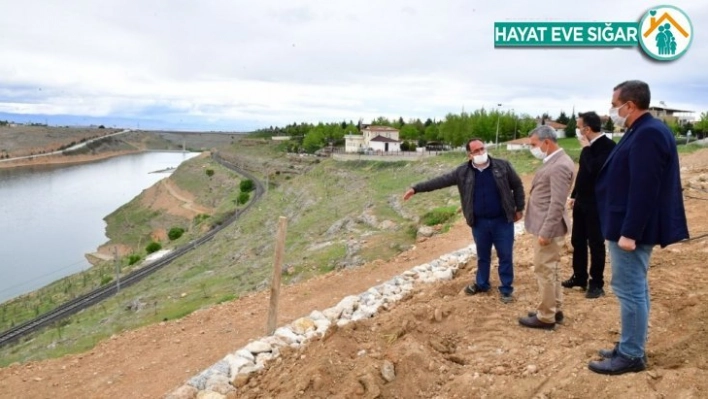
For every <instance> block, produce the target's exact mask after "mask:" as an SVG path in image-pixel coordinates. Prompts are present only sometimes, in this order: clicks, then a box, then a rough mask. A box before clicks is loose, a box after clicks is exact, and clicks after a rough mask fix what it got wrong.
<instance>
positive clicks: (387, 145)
mask: <svg viewBox="0 0 708 399" xmlns="http://www.w3.org/2000/svg"><path fill="white" fill-rule="evenodd" d="M398 134H399V132H398V129H395V128H392V127H388V126H367V127H365V128H363V129H361V134H347V135H346V136H344V140H345V141H344V151H345V152H368V151H381V152H389V151H401V142H400V140H399V136H398Z"/></svg>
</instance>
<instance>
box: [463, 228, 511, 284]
mask: <svg viewBox="0 0 708 399" xmlns="http://www.w3.org/2000/svg"><path fill="white" fill-rule="evenodd" d="M472 236H473V237H474V242H475V245H476V246H477V276H476V278H475V283H476V284H477V286H479V288H480V289H482V290H488V289H489V288H491V287H490V284H489V269H490V266H491V263H492V246H494V249H496V251H497V256H498V257H499V280H500V282H501V286H500V287H499V292H500V293H502V294H511V293H512V292H514V287H513V284H514V258H513V255H514V223H510V222H509V221H508V220H506V217H505V216H502V217H498V218H494V219H486V218H480V219H475V221H474V227H473V228H472Z"/></svg>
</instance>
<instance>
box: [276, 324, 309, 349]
mask: <svg viewBox="0 0 708 399" xmlns="http://www.w3.org/2000/svg"><path fill="white" fill-rule="evenodd" d="M273 335H274V336H276V337H278V338H280V339H281V340H283V342H285V343H286V344H288V345H290V344H292V343H294V342H300V341H301V340H302V338H301V337H299V336H298V335H297V334H295V333H294V332H293V330H291V329H290V328H288V327H279V328H278V329H276V330H275V332H274V333H273Z"/></svg>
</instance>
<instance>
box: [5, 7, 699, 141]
mask: <svg viewBox="0 0 708 399" xmlns="http://www.w3.org/2000/svg"><path fill="white" fill-rule="evenodd" d="M657 4H662V2H659V3H657ZM657 4H654V3H651V2H649V3H647V2H646V1H634V0H631V1H630V0H627V1H622V2H618V1H608V0H595V1H587V0H578V1H574V2H571V1H560V0H558V1H552V0H547V1H542V2H530V1H525V0H507V1H489V0H487V1H474V0H437V1H434V2H433V1H429V0H425V1H423V0H357V1H350V0H328V1H324V0H311V1H308V0H291V1H282V0H280V1H275V0H257V1H246V0H231V1H229V0H199V1H197V0H140V1H138V0H102V1H93V0H65V1H55V0H45V1H41V0H25V1H22V2H20V1H14V2H11V1H3V5H2V8H1V9H0V49H1V53H0V54H1V56H0V119H13V118H14V117H17V118H20V116H19V115H25V118H27V117H32V118H40V117H41V118H44V120H46V121H48V122H49V123H50V124H53V123H61V124H64V123H67V121H69V122H76V123H81V122H82V121H84V122H85V121H91V122H92V123H93V122H95V121H103V120H105V121H106V122H105V123H106V124H108V125H112V124H117V125H119V126H123V127H133V128H134V127H136V126H137V125H138V124H142V125H141V127H143V128H171V129H185V130H187V129H204V130H236V131H245V130H250V129H254V128H258V127H264V126H269V125H284V124H286V123H291V122H295V121H298V122H303V121H307V122H317V121H332V120H337V121H341V120H343V119H345V120H354V121H356V120H358V119H359V118H363V119H364V121H365V122H368V121H370V120H371V119H372V118H375V117H376V116H379V115H382V116H387V117H396V118H397V117H398V116H402V117H403V118H404V119H408V118H415V117H418V118H421V119H425V118H428V117H430V118H442V117H444V116H445V114H447V113H449V112H460V110H461V109H462V108H463V107H464V109H465V110H474V109H476V108H480V107H486V108H492V107H495V106H496V105H497V104H498V103H501V104H502V107H503V109H505V110H510V109H514V110H515V111H516V112H517V113H529V114H531V115H534V116H535V115H538V114H541V113H543V112H549V113H550V114H551V115H552V116H557V115H558V113H559V112H560V110H565V111H566V112H567V113H570V111H571V110H572V108H573V106H575V109H576V110H583V111H584V110H596V111H598V112H601V113H606V112H607V109H608V108H609V101H610V97H611V94H612V87H613V86H614V85H615V84H617V83H619V82H621V81H623V80H626V79H642V80H645V81H647V82H648V83H649V84H650V86H651V88H652V95H653V102H654V103H656V104H658V102H659V101H664V102H665V103H666V105H667V106H670V107H677V108H685V109H690V110H696V111H708V95H706V94H705V93H707V92H708V73H707V72H706V71H708V30H705V29H702V27H703V26H705V22H708V2H705V1H700V0H683V1H674V2H671V3H670V4H672V5H674V6H677V7H680V8H681V9H683V10H684V11H685V12H686V13H687V14H688V15H689V17H690V18H691V20H692V21H693V27H694V39H693V43H692V45H691V48H690V49H689V50H688V52H687V53H686V54H685V55H684V56H683V57H682V58H680V59H679V60H676V61H673V62H663V63H658V62H652V61H650V60H648V59H647V58H646V57H645V56H643V53H642V52H641V49H639V48H638V47H635V48H629V49H627V48H625V49H619V48H618V49H598V48H591V49H562V48H554V49H501V48H496V49H495V48H494V22H503V21H522V20H523V21H549V20H550V21H559V22H562V21H588V22H590V21H601V22H608V21H616V22H628V21H638V20H639V18H640V17H641V16H642V15H643V14H644V12H645V11H646V10H647V9H648V8H650V7H651V6H655V5H657ZM13 114H14V115H13ZM39 121H41V122H44V121H43V120H41V119H40V120H39Z"/></svg>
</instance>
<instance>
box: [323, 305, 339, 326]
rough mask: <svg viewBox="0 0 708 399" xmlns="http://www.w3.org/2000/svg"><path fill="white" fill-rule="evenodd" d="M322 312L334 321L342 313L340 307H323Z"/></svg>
mask: <svg viewBox="0 0 708 399" xmlns="http://www.w3.org/2000/svg"><path fill="white" fill-rule="evenodd" d="M322 314H323V315H324V316H325V317H326V318H327V319H328V320H329V321H331V322H333V323H334V322H335V321H337V320H338V319H339V316H341V314H342V309H340V308H338V307H336V306H335V307H332V308H329V309H325V310H323V311H322Z"/></svg>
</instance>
